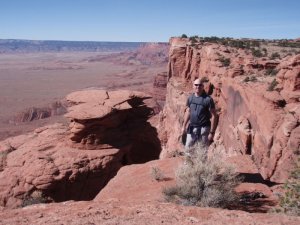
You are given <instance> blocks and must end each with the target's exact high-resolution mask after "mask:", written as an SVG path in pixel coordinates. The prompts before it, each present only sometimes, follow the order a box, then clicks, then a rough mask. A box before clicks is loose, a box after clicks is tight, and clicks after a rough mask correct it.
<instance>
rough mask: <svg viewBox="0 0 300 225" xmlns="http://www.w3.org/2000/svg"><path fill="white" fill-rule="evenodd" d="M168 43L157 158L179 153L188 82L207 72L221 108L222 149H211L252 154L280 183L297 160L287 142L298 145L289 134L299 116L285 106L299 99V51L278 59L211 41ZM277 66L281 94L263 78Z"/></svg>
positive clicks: (265, 173) (260, 167)
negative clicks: (227, 62) (248, 78)
mask: <svg viewBox="0 0 300 225" xmlns="http://www.w3.org/2000/svg"><path fill="white" fill-rule="evenodd" d="M170 45H171V46H170V53H169V56H170V61H169V71H168V74H169V77H170V79H169V82H168V86H167V97H166V105H165V107H164V109H163V111H162V112H161V115H160V118H161V119H160V121H161V122H160V125H159V126H158V130H159V134H160V138H161V140H162V143H163V150H162V152H161V155H160V157H161V158H165V157H168V156H172V155H173V153H174V152H176V151H182V149H183V146H182V145H181V143H180V140H181V137H180V130H181V127H182V123H183V110H184V108H185V102H186V98H187V96H188V94H189V92H191V85H190V83H191V81H192V80H193V79H194V78H195V77H200V78H201V77H204V76H206V77H207V78H208V79H209V81H210V82H211V83H212V85H213V86H214V91H213V93H212V96H213V98H214V100H215V102H216V103H217V107H218V109H219V111H220V119H219V125H218V130H217V133H216V135H215V136H216V137H215V143H216V144H218V145H222V146H223V147H222V146H220V147H218V146H216V145H214V146H213V147H216V148H218V149H222V148H223V149H224V151H225V152H226V154H228V155H235V154H250V155H252V157H253V159H254V162H255V164H256V166H257V168H258V170H259V172H260V173H261V174H262V176H263V177H264V179H270V180H272V181H275V182H284V181H285V180H286V179H287V177H288V174H289V171H290V169H291V167H290V166H289V165H290V164H291V161H293V160H294V159H295V155H294V153H293V151H292V149H290V145H288V143H293V146H295V147H296V146H298V143H299V142H298V139H297V140H295V136H294V135H293V136H290V134H292V133H293V130H295V129H297V127H299V117H293V118H292V116H291V115H287V110H286V106H287V105H289V104H295V105H299V101H300V100H299V99H300V92H299V90H298V89H299V88H298V86H299V85H298V83H299V82H298V77H299V76H298V75H299V74H300V73H299V65H300V63H299V62H298V61H299V55H296V56H291V57H287V58H285V59H284V60H282V62H280V63H279V62H278V61H274V60H267V59H257V58H254V57H253V56H251V55H250V54H247V52H246V51H245V50H241V49H239V50H237V49H234V48H230V47H225V46H221V45H218V44H212V43H204V44H199V43H198V44H196V45H195V46H191V45H190V43H189V41H188V40H187V39H178V38H173V39H171V40H170ZM222 57H223V58H230V66H228V67H226V66H223V65H222V63H221V61H220V58H222ZM278 63H279V64H278ZM275 67H276V69H278V70H279V72H278V74H277V80H278V82H279V84H278V88H279V91H280V92H277V91H271V92H268V93H266V90H267V88H268V86H269V84H270V83H271V81H272V79H273V78H270V77H266V76H265V70H266V69H268V68H275ZM246 74H247V75H251V74H256V75H255V76H256V79H257V81H256V82H255V81H252V82H250V81H249V82H245V81H244V80H245V75H246ZM253 76H254V75H253ZM247 121H248V122H247ZM296 121H298V122H296ZM218 134H220V135H218ZM292 139H293V140H292ZM295 147H293V148H295ZM284 165H285V166H284ZM282 171H285V172H282Z"/></svg>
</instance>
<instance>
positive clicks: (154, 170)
mask: <svg viewBox="0 0 300 225" xmlns="http://www.w3.org/2000/svg"><path fill="white" fill-rule="evenodd" d="M151 177H152V179H153V180H156V181H163V180H165V179H166V176H165V175H164V173H163V171H162V170H161V169H159V168H158V167H151Z"/></svg>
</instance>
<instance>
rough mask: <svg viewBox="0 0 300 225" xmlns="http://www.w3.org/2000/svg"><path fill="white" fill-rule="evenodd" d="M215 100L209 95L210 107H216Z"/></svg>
mask: <svg viewBox="0 0 300 225" xmlns="http://www.w3.org/2000/svg"><path fill="white" fill-rule="evenodd" d="M215 108H216V106H215V102H214V100H213V98H212V97H209V109H215Z"/></svg>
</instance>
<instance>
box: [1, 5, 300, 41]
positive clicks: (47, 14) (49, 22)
mask: <svg viewBox="0 0 300 225" xmlns="http://www.w3.org/2000/svg"><path fill="white" fill-rule="evenodd" d="M299 9H300V1H298V0H285V1H282V0H264V1H261V0H243V1H241V0H211V1H207V0H186V1H184V2H183V1H181V0H173V1H172V2H170V1H167V0H152V1H140V0H112V1H107V0H90V1H85V0H51V1H40V0H26V1H23V0H2V1H1V2H0V27H1V29H0V39H16V40H56V41H95V42H163V43H164V42H168V41H169V39H170V38H171V37H176V36H177V37H178V36H181V35H182V34H186V35H188V36H194V35H198V36H201V37H211V36H216V37H231V38H235V39H243V38H250V39H266V40H278V39H289V40H290V39H297V38H300V25H299V24H300V13H299V12H298V11H299Z"/></svg>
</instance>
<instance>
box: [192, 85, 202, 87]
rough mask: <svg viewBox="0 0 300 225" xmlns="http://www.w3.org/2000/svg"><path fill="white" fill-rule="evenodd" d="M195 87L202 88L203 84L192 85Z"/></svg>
mask: <svg viewBox="0 0 300 225" xmlns="http://www.w3.org/2000/svg"><path fill="white" fill-rule="evenodd" d="M194 85H195V86H196V87H199V86H203V84H194Z"/></svg>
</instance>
